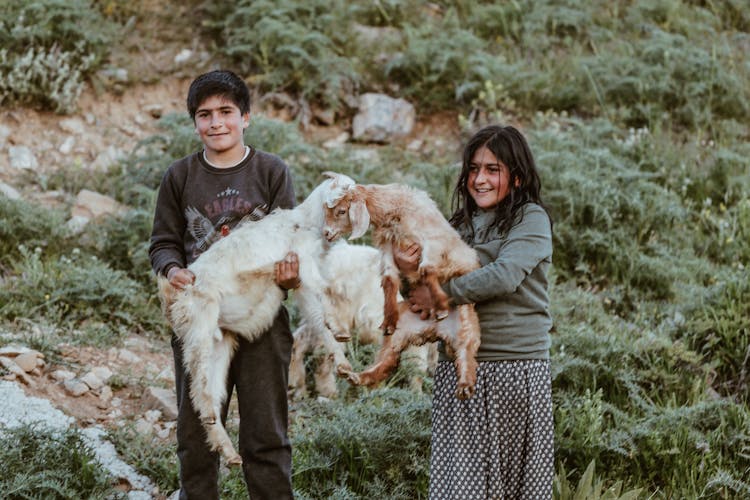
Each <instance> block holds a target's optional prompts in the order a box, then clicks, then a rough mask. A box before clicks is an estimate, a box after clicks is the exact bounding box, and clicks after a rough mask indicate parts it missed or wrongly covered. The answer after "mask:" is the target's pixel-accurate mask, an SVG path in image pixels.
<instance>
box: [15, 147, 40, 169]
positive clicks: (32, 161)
mask: <svg viewBox="0 0 750 500" xmlns="http://www.w3.org/2000/svg"><path fill="white" fill-rule="evenodd" d="M8 157H9V158H10V166H11V167H12V168H14V169H18V170H34V169H36V168H38V167H39V162H38V161H37V159H36V156H34V153H33V152H32V151H31V149H30V148H29V147H27V146H10V147H9V148H8Z"/></svg>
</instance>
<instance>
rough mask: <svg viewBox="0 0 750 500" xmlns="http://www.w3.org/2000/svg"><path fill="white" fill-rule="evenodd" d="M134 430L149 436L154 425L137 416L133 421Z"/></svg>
mask: <svg viewBox="0 0 750 500" xmlns="http://www.w3.org/2000/svg"><path fill="white" fill-rule="evenodd" d="M135 430H136V432H138V434H142V435H144V436H150V435H151V434H153V433H154V426H153V425H152V424H151V423H150V422H148V421H146V419H143V418H139V419H138V420H136V422H135Z"/></svg>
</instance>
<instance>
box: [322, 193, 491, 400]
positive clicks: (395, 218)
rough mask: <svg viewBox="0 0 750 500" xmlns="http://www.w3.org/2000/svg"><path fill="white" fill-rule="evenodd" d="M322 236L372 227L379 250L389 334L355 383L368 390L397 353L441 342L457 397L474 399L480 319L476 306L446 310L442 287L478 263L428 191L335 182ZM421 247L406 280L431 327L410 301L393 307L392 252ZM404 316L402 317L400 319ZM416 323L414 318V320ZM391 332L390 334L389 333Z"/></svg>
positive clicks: (396, 285)
mask: <svg viewBox="0 0 750 500" xmlns="http://www.w3.org/2000/svg"><path fill="white" fill-rule="evenodd" d="M329 194H330V195H331V196H330V198H329V199H328V201H327V208H326V226H325V229H324V233H325V237H326V239H327V240H328V241H333V240H335V239H336V238H338V237H339V236H340V235H341V234H345V233H351V236H350V239H351V238H357V237H359V236H362V235H363V234H364V233H365V232H366V231H367V229H368V227H369V226H370V224H372V226H373V233H372V237H373V241H374V243H375V245H376V246H377V247H378V248H380V249H381V250H382V251H383V260H382V272H383V281H382V287H383V292H384V300H385V303H384V311H383V316H384V320H383V325H382V328H383V331H384V333H385V334H386V337H385V338H384V341H383V348H382V349H381V351H380V353H379V355H378V361H377V363H376V364H375V365H374V366H372V367H370V368H369V369H367V370H365V371H364V372H362V373H360V374H359V376H358V379H359V380H357V378H356V377H355V378H353V380H354V381H355V382H359V383H362V384H367V385H371V384H374V383H377V382H379V381H380V380H382V379H383V378H385V377H386V376H387V375H388V373H389V372H390V370H392V368H393V366H395V363H396V362H397V360H398V356H399V353H400V350H401V349H403V348H404V347H406V346H407V345H409V344H419V343H424V342H427V341H434V340H437V338H440V339H442V340H443V341H444V343H445V346H446V349H447V352H448V353H449V354H451V355H453V357H454V359H455V365H456V370H457V374H458V386H457V390H456V395H457V396H458V397H459V398H461V399H466V398H469V397H471V396H472V395H473V394H474V390H475V387H474V386H475V383H476V369H477V363H476V352H477V349H478V348H479V341H480V334H479V320H478V318H477V315H476V312H475V310H474V305H473V304H464V305H459V306H458V307H457V308H456V309H455V310H452V311H451V310H450V309H449V307H448V296H447V295H446V293H445V292H444V291H443V289H442V288H441V287H440V283H443V282H445V281H447V280H449V279H451V278H453V277H456V276H459V275H462V274H465V273H468V272H470V271H472V270H474V269H477V268H478V267H479V265H480V264H479V258H478V256H477V254H476V252H475V251H474V249H472V248H471V247H469V246H468V245H467V244H466V243H465V242H464V241H462V240H461V238H460V236H459V235H458V233H457V232H456V231H455V230H454V229H453V228H452V227H451V226H450V224H449V223H448V221H447V220H446V219H445V218H444V217H443V215H442V214H441V213H440V210H439V209H438V207H437V205H436V204H435V202H434V201H432V199H430V197H429V196H428V195H427V193H425V192H423V191H420V190H417V189H413V188H411V187H408V186H403V185H398V184H389V185H377V184H368V185H355V186H352V185H350V184H347V185H340V188H339V189H338V190H331V191H329ZM412 243H418V244H419V245H420V247H421V248H422V257H421V261H420V264H419V268H418V270H417V271H416V272H414V273H411V274H408V275H406V276H405V277H406V278H407V280H408V281H409V282H410V283H411V284H412V285H416V284H418V283H425V284H426V285H427V286H428V287H429V289H430V293H431V295H432V299H433V303H434V304H435V316H436V318H437V319H438V320H439V321H437V322H433V323H432V326H431V327H430V328H426V325H425V324H424V323H420V322H418V321H417V320H416V319H415V317H414V315H413V313H410V311H409V308H408V304H405V303H403V302H402V303H399V302H398V295H397V294H398V289H399V285H400V276H399V270H398V267H396V264H395V262H394V260H393V250H394V248H396V247H399V248H406V247H408V246H409V245H411V244H412ZM404 315H406V317H403V316H404ZM417 319H418V318H417ZM389 334H393V335H392V336H390V335H389Z"/></svg>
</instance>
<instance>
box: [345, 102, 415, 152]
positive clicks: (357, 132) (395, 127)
mask: <svg viewBox="0 0 750 500" xmlns="http://www.w3.org/2000/svg"><path fill="white" fill-rule="evenodd" d="M415 121H416V111H415V110H414V106H412V105H411V104H410V103H408V102H407V101H405V100H404V99H393V98H392V97H389V96H387V95H385V94H371V93H368V94H362V95H361V96H360V99H359V112H358V113H357V115H355V116H354V120H353V121H352V133H353V137H354V139H355V140H360V141H370V142H390V141H391V140H392V139H394V138H396V137H400V136H405V135H408V134H409V133H410V132H411V131H412V129H413V128H414V123H415Z"/></svg>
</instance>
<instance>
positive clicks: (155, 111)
mask: <svg viewBox="0 0 750 500" xmlns="http://www.w3.org/2000/svg"><path fill="white" fill-rule="evenodd" d="M143 111H145V112H146V113H148V114H149V115H151V116H152V117H153V118H161V117H162V115H163V114H164V106H163V105H161V104H149V105H147V106H144V107H143Z"/></svg>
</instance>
